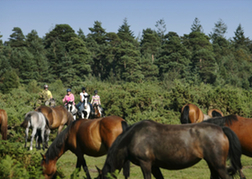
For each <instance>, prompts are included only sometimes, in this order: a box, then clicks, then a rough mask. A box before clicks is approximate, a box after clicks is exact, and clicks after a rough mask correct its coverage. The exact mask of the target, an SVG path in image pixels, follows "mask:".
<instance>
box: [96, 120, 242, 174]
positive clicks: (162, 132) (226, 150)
mask: <svg viewBox="0 0 252 179" xmlns="http://www.w3.org/2000/svg"><path fill="white" fill-rule="evenodd" d="M228 157H229V159H230V161H231V166H232V167H230V168H229V169H228V170H227V168H226V160H227V158H228ZM201 159H204V160H205V161H206V162H207V164H208V167H209V169H210V172H211V178H215V179H217V178H219V177H221V178H222V179H229V177H230V176H229V174H230V175H234V174H235V173H236V172H237V170H238V169H240V168H241V146H240V143H239V139H238V138H237V136H236V135H235V133H234V132H233V131H232V130H231V129H229V128H228V127H219V126H217V125H214V124H207V123H198V124H186V125H165V124H159V123H157V122H154V121H152V120H144V121H140V122H138V123H135V124H133V125H132V126H131V127H129V128H128V129H127V130H126V131H125V132H124V133H122V134H121V135H119V136H118V137H117V139H116V140H115V141H114V143H113V145H112V146H111V148H110V149H109V151H108V154H107V158H106V161H105V164H104V166H103V168H102V170H100V169H99V168H97V169H98V172H99V176H98V178H106V175H107V174H108V173H111V175H113V172H115V170H119V171H120V170H121V168H122V166H123V165H124V163H125V162H127V160H130V161H131V162H132V163H134V164H135V165H138V166H140V167H141V170H142V173H143V176H144V178H145V179H150V178H151V173H152V174H153V175H154V177H155V178H161V179H163V178H164V177H163V175H162V173H161V171H160V169H159V168H164V169H169V170H179V169H184V168H188V167H190V166H193V165H194V164H196V163H198V162H199V161H200V160H201Z"/></svg>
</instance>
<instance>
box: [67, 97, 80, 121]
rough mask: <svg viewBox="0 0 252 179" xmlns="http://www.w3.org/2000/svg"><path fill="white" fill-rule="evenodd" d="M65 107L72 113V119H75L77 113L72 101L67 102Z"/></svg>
mask: <svg viewBox="0 0 252 179" xmlns="http://www.w3.org/2000/svg"><path fill="white" fill-rule="evenodd" d="M66 108H67V111H68V112H70V113H71V114H72V115H73V118H74V120H76V115H77V112H78V110H77V108H76V107H75V105H74V104H73V101H69V102H67V104H66Z"/></svg>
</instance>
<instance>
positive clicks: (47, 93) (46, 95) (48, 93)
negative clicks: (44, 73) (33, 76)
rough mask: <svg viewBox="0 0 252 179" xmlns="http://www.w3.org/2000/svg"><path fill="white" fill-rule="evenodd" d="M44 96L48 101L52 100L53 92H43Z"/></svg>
mask: <svg viewBox="0 0 252 179" xmlns="http://www.w3.org/2000/svg"><path fill="white" fill-rule="evenodd" d="M43 94H44V95H45V98H46V100H48V99H51V98H52V93H51V91H49V90H44V91H43Z"/></svg>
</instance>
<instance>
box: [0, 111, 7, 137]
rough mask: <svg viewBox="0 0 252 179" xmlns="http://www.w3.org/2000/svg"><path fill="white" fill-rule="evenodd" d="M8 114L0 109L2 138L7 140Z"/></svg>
mask: <svg viewBox="0 0 252 179" xmlns="http://www.w3.org/2000/svg"><path fill="white" fill-rule="evenodd" d="M7 125H8V116H7V113H6V111H5V110H3V109H0V126H1V134H2V139H3V140H7V128H8V126H7Z"/></svg>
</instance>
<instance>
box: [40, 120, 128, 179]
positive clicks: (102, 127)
mask: <svg viewBox="0 0 252 179" xmlns="http://www.w3.org/2000/svg"><path fill="white" fill-rule="evenodd" d="M126 128H127V123H126V122H125V121H124V119H122V118H120V117H118V116H108V117H104V118H99V119H92V120H91V119H79V120H76V121H74V122H72V123H71V124H70V125H69V126H68V127H67V128H66V129H65V130H64V131H63V132H61V133H60V134H59V135H58V136H57V137H56V138H55V140H54V141H53V143H52V144H51V145H50V147H49V149H48V150H47V151H46V154H45V155H42V158H43V159H42V162H41V165H42V167H43V175H44V176H45V177H46V178H52V177H54V175H55V172H56V170H57V169H56V162H57V160H58V159H59V158H60V157H61V156H62V155H63V154H64V153H65V152H66V151H67V150H70V151H71V152H73V153H74V154H75V155H76V156H77V163H76V168H79V170H80V169H81V166H82V167H83V170H84V171H85V172H86V176H87V178H91V177H90V174H89V172H88V167H87V164H86V161H85V159H84V157H83V155H84V154H86V155H89V156H93V157H99V156H102V155H105V154H106V153H107V151H108V149H109V148H110V147H111V145H112V143H113V142H114V140H115V139H116V137H117V136H118V135H119V134H121V133H122V132H123V130H124V129H126ZM126 168H129V162H127V163H126V164H125V171H127V170H128V169H127V170H126Z"/></svg>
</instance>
